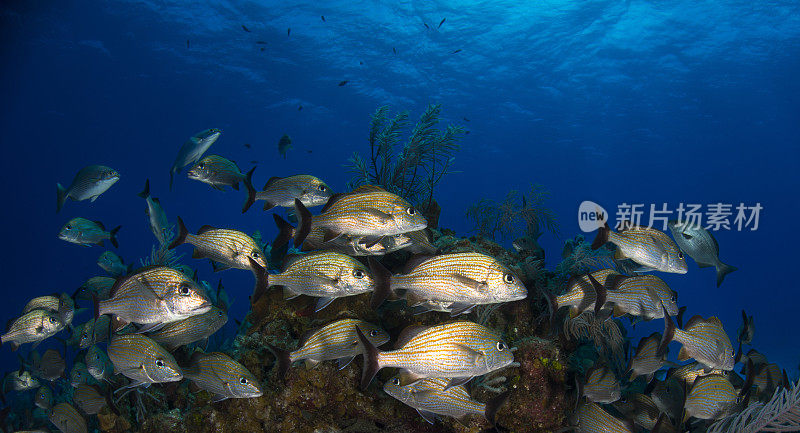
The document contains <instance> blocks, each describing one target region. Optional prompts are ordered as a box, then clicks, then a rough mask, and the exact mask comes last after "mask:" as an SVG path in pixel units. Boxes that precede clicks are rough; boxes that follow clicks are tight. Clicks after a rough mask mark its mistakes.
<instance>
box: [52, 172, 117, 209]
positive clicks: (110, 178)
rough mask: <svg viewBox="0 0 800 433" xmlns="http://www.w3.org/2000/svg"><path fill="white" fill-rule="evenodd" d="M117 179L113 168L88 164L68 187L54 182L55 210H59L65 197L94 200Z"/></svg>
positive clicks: (76, 199)
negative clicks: (55, 192)
mask: <svg viewBox="0 0 800 433" xmlns="http://www.w3.org/2000/svg"><path fill="white" fill-rule="evenodd" d="M118 180H119V173H117V171H116V170H114V169H113V168H109V167H106V166H103V165H90V166H87V167H84V168H82V169H80V171H78V174H76V175H75V178H74V179H73V180H72V184H70V186H69V188H64V187H63V186H61V184H60V183H57V184H56V189H57V193H58V194H57V200H56V212H58V211H60V210H61V208H62V207H63V206H64V202H65V201H67V199H71V200H75V201H81V200H91V201H92V202H94V201H95V200H97V197H100V194H102V193H104V192H106V191H107V190H108V189H109V188H111V185H114V184H115V183H116V182H117V181H118Z"/></svg>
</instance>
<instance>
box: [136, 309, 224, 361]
mask: <svg viewBox="0 0 800 433" xmlns="http://www.w3.org/2000/svg"><path fill="white" fill-rule="evenodd" d="M227 322H228V313H227V312H225V310H224V309H222V308H220V307H216V306H213V307H211V309H210V310H208V311H207V312H205V313H203V314H197V315H194V316H191V317H187V318H186V319H183V320H179V321H177V322H172V323H168V324H166V325H164V327H163V328H161V329H159V330H157V331H155V332H152V333H150V334H148V337H150V338H152V339H153V341H155V342H156V343H158V344H160V345H161V346H163V347H164V348H165V349H167V350H169V351H173V350H175V349H177V348H178V347H180V346H186V345H187V344H191V343H194V342H196V341H203V340H207V339H208V337H210V336H211V335H213V334H214V333H215V332H217V331H219V330H220V329H221V328H222V327H223V326H225V324H226V323H227Z"/></svg>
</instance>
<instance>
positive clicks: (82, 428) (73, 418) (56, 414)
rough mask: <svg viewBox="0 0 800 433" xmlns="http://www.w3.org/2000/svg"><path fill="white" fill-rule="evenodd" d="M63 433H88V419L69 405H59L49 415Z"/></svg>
mask: <svg viewBox="0 0 800 433" xmlns="http://www.w3.org/2000/svg"><path fill="white" fill-rule="evenodd" d="M47 417H48V418H49V419H50V422H51V423H53V425H54V426H55V427H56V428H57V429H58V430H59V431H60V432H61V433H87V429H86V419H84V418H83V415H81V414H80V413H79V412H78V411H77V410H76V409H75V407H73V406H72V405H71V404H69V403H59V404H57V405H55V406H53V409H51V410H50V412H49V413H48V414H47Z"/></svg>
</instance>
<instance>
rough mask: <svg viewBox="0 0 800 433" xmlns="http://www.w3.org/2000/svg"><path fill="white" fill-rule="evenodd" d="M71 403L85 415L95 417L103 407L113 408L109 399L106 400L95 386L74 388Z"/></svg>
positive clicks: (83, 384)
mask: <svg viewBox="0 0 800 433" xmlns="http://www.w3.org/2000/svg"><path fill="white" fill-rule="evenodd" d="M72 401H73V402H74V403H75V404H76V405H78V407H79V408H81V410H82V411H83V413H85V414H86V415H97V414H98V413H100V411H101V410H102V409H103V408H104V407H106V406H108V407H113V405H112V404H111V403H110V401H111V399H110V398H108V396H107V395H104V394H103V392H102V391H101V390H100V388H99V387H97V386H96V385H87V384H85V383H82V384H80V385H78V387H77V388H75V392H74V393H73V395H72Z"/></svg>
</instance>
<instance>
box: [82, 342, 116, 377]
mask: <svg viewBox="0 0 800 433" xmlns="http://www.w3.org/2000/svg"><path fill="white" fill-rule="evenodd" d="M84 361H86V370H87V371H88V372H89V374H90V375H92V377H93V378H94V379H95V380H97V381H101V380H103V379H108V378H110V377H111V375H112V372H111V371H110V369H109V368H108V366H109V362H110V361H109V359H108V355H106V353H105V352H104V351H103V349H101V348H100V347H99V346H98V345H97V344H93V345H92V346H91V347H89V349H88V350H87V351H86V356H85V357H84Z"/></svg>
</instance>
